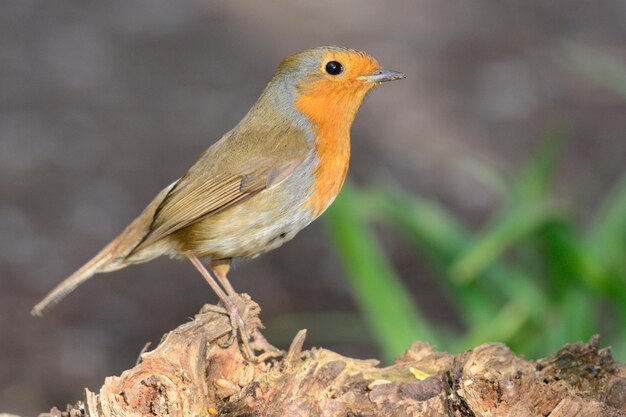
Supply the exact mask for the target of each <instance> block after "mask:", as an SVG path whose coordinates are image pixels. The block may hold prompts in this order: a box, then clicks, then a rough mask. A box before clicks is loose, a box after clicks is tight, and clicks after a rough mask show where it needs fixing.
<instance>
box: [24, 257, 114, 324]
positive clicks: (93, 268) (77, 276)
mask: <svg viewBox="0 0 626 417" xmlns="http://www.w3.org/2000/svg"><path fill="white" fill-rule="evenodd" d="M110 246H111V245H107V246H106V247H105V248H104V249H102V250H101V251H100V252H99V253H98V254H97V255H96V256H94V257H93V258H92V259H91V260H90V261H89V262H87V263H86V264H85V265H83V266H82V267H81V268H80V269H78V271H76V272H74V273H73V274H72V275H70V276H69V277H67V278H66V279H64V280H63V281H62V282H61V283H60V284H59V285H57V286H56V287H55V288H54V289H53V290H52V291H50V292H49V293H48V295H46V297H45V298H44V299H43V300H41V301H40V302H39V303H37V305H36V306H35V307H33V309H32V310H31V311H30V314H32V315H33V316H42V315H43V314H44V313H45V312H46V311H47V310H49V309H50V308H51V307H53V306H54V305H55V304H57V303H58V302H59V301H61V300H62V299H63V298H64V297H65V296H66V295H68V294H69V293H70V292H72V291H73V290H74V289H75V288H76V287H78V286H79V285H80V284H82V283H83V282H85V281H87V280H88V279H89V278H91V277H92V276H93V275H94V274H96V273H98V272H100V271H101V270H102V269H103V268H104V267H106V266H108V264H110V263H111V261H112V260H113V254H112V251H111V248H110ZM107 269H108V268H107Z"/></svg>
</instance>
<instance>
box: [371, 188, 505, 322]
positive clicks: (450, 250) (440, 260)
mask: <svg viewBox="0 0 626 417" xmlns="http://www.w3.org/2000/svg"><path fill="white" fill-rule="evenodd" d="M360 195H361V196H362V197H361V199H362V200H365V201H367V203H366V205H368V206H372V207H375V208H374V209H373V210H374V211H377V212H378V213H379V219H381V220H385V221H389V222H390V223H391V224H392V225H393V226H395V227H396V228H397V229H398V230H399V231H400V232H402V233H403V234H404V235H405V236H406V237H407V238H408V240H409V241H410V242H411V243H413V245H414V246H415V247H416V249H417V250H419V251H420V252H422V253H423V254H425V255H426V256H427V258H428V260H429V261H430V262H431V264H432V266H433V267H434V268H435V270H436V272H437V273H438V274H439V275H441V276H442V277H443V278H444V280H443V283H444V285H446V286H447V290H448V291H449V292H450V293H451V295H452V297H453V299H454V304H455V306H456V308H457V309H459V312H460V316H461V317H462V319H463V320H464V321H465V322H466V323H467V324H469V323H475V322H479V323H482V322H485V321H488V320H491V318H492V317H493V315H494V314H495V313H496V312H497V311H498V309H499V306H498V303H497V302H494V301H493V299H492V297H490V295H489V293H488V292H486V291H484V290H483V289H481V288H479V287H478V286H467V287H465V288H462V289H461V288H459V287H458V286H456V285H452V283H451V282H450V280H449V279H448V277H447V272H448V267H449V265H450V262H452V260H453V259H454V258H455V257H456V256H457V255H458V254H459V253H460V252H461V251H463V249H464V248H465V247H466V246H467V245H468V244H469V235H468V234H467V233H466V231H465V229H464V228H463V226H462V225H461V224H460V223H458V222H457V221H456V219H455V218H454V217H453V216H452V215H451V214H449V213H448V212H446V211H445V210H444V209H443V208H441V207H439V206H437V205H436V204H435V203H433V202H429V201H426V200H424V199H421V198H419V197H418V196H412V195H408V194H406V193H403V192H402V191H399V190H392V189H391V187H389V186H388V187H387V188H386V189H380V188H376V189H371V190H368V191H364V192H362V193H361V194H360Z"/></svg>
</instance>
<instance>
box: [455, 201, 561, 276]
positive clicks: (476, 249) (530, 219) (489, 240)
mask: <svg viewBox="0 0 626 417" xmlns="http://www.w3.org/2000/svg"><path fill="white" fill-rule="evenodd" d="M559 214H560V209H559V208H558V207H557V206H556V205H555V204H553V203H551V202H544V201H540V202H530V203H527V204H520V205H518V206H517V207H512V208H509V209H508V210H506V211H504V212H503V213H502V214H500V215H499V216H498V217H496V218H495V220H494V221H492V223H491V225H490V226H488V227H487V228H486V230H484V231H483V232H482V233H480V235H479V236H478V237H477V238H476V239H475V241H474V242H472V244H471V246H469V247H468V248H467V249H466V250H465V252H464V253H462V254H461V255H460V256H459V257H458V259H457V260H456V261H455V262H454V263H453V264H452V266H451V268H450V269H451V275H452V276H453V279H454V280H455V281H456V282H457V283H468V282H470V281H473V280H475V279H476V278H477V277H478V275H479V274H481V273H483V272H484V271H485V270H486V269H487V268H488V267H489V266H491V265H493V264H494V263H496V262H497V261H498V259H499V258H500V257H501V256H502V255H503V253H504V252H505V251H506V250H507V249H509V248H511V247H512V246H513V245H514V244H516V243H518V242H519V241H520V240H522V239H525V238H527V237H528V236H530V235H531V234H533V233H535V232H537V231H538V230H539V229H540V228H542V227H543V226H545V225H546V224H547V223H548V222H549V221H551V220H552V219H554V218H555V217H557V216H558V215H559Z"/></svg>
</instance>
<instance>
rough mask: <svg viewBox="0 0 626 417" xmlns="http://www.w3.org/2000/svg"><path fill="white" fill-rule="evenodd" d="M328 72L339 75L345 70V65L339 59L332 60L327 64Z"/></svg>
mask: <svg viewBox="0 0 626 417" xmlns="http://www.w3.org/2000/svg"><path fill="white" fill-rule="evenodd" d="M326 72H327V73H329V74H330V75H339V74H341V73H342V72H343V65H341V63H339V62H337V61H330V62H329V63H328V64H326Z"/></svg>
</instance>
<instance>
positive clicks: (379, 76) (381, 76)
mask: <svg viewBox="0 0 626 417" xmlns="http://www.w3.org/2000/svg"><path fill="white" fill-rule="evenodd" d="M403 78H406V75H404V74H403V73H401V72H398V71H391V70H384V69H379V70H376V71H374V72H373V73H371V74H369V75H361V76H360V77H357V79H358V80H361V81H365V82H368V83H384V82H385V81H394V80H401V79H403Z"/></svg>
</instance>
